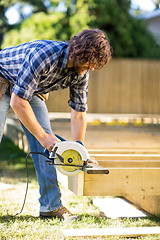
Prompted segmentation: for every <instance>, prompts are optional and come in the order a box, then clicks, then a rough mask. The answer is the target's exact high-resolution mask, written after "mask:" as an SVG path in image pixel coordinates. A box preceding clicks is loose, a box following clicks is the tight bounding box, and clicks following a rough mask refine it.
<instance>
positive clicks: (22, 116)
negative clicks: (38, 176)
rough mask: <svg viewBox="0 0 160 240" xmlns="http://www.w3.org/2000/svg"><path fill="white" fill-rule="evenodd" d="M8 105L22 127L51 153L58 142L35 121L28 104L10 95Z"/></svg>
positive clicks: (14, 95)
mask: <svg viewBox="0 0 160 240" xmlns="http://www.w3.org/2000/svg"><path fill="white" fill-rule="evenodd" d="M10 105H11V107H12V109H13V110H14V112H15V113H16V115H17V117H18V118H19V120H20V121H21V122H22V123H23V125H24V126H25V127H26V128H27V129H28V130H29V131H30V132H31V133H32V134H33V135H34V136H35V137H36V138H37V140H38V141H39V142H40V143H41V145H42V146H43V147H45V148H47V149H48V151H51V150H52V148H53V147H54V145H55V144H56V142H58V141H59V140H58V139H57V138H56V136H55V135H53V134H48V133H46V132H45V130H44V129H43V128H42V126H41V125H40V124H39V122H38V121H37V118H36V116H35V114H34V112H33V109H32V107H31V106H30V104H29V102H28V101H27V100H25V99H22V98H20V97H19V96H17V95H16V94H15V93H12V96H11V102H10Z"/></svg>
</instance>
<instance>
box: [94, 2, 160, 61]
mask: <svg viewBox="0 0 160 240" xmlns="http://www.w3.org/2000/svg"><path fill="white" fill-rule="evenodd" d="M130 7H131V0H112V1H110V0H106V1H104V0H94V4H93V5H92V6H91V7H90V14H91V15H94V16H95V17H94V19H93V20H92V21H91V23H90V27H98V28H100V29H102V30H104V31H105V32H106V33H107V34H108V36H109V39H110V41H111V45H112V46H113V54H114V56H115V57H134V58H137V57H142V58H157V57H159V58H160V47H159V46H158V45H156V42H155V40H154V38H153V36H152V35H151V33H150V32H149V31H148V30H147V27H146V25H145V23H144V21H143V20H140V19H137V18H136V17H133V16H132V15H131V14H130Z"/></svg>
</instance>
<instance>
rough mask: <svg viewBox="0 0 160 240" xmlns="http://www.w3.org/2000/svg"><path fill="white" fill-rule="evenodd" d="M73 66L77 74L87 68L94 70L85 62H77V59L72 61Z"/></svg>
mask: <svg viewBox="0 0 160 240" xmlns="http://www.w3.org/2000/svg"><path fill="white" fill-rule="evenodd" d="M73 68H74V70H75V71H76V72H77V73H79V74H83V73H84V72H85V71H87V70H91V71H93V70H94V67H93V66H91V65H89V64H87V63H85V64H80V63H78V62H77V61H74V62H73Z"/></svg>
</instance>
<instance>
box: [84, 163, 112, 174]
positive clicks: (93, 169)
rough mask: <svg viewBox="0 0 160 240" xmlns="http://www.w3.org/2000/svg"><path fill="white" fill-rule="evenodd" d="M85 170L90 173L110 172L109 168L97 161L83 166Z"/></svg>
mask: <svg viewBox="0 0 160 240" xmlns="http://www.w3.org/2000/svg"><path fill="white" fill-rule="evenodd" d="M83 171H84V172H86V173H88V174H109V171H108V169H107V168H104V167H102V166H100V165H98V164H95V163H88V164H87V166H85V167H83Z"/></svg>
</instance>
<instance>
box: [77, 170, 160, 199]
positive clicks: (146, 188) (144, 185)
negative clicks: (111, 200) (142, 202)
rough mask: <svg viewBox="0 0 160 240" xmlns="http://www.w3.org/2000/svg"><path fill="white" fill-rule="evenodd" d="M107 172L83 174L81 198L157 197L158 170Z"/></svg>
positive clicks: (158, 185) (159, 185)
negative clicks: (103, 173) (102, 173)
mask: <svg viewBox="0 0 160 240" xmlns="http://www.w3.org/2000/svg"><path fill="white" fill-rule="evenodd" d="M108 170H109V174H108V175H101V174H100V175H92V174H91V175H89V174H86V173H84V183H83V185H84V187H83V196H124V197H125V196H126V195H132V194H133V195H148V196H149V195H157V196H158V195H159V189H160V181H159V179H160V168H108ZM77 187H79V186H77Z"/></svg>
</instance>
